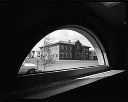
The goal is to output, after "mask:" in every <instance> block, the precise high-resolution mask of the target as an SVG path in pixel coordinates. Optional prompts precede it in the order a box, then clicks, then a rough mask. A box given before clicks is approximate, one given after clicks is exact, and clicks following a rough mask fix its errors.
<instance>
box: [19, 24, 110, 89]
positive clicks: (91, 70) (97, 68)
mask: <svg viewBox="0 0 128 102" xmlns="http://www.w3.org/2000/svg"><path fill="white" fill-rule="evenodd" d="M75 28H78V29H81V30H83V31H84V28H82V27H79V26H76V25H75V26H74V25H67V26H63V27H61V28H58V29H59V30H60V29H69V30H70V29H71V30H74V31H76V32H78V31H77V30H76V29H75ZM85 31H86V32H87V33H88V34H89V35H90V36H91V37H92V38H93V39H94V40H95V41H96V42H97V44H98V46H99V48H100V51H101V53H102V56H103V58H104V56H105V54H106V53H105V54H104V53H103V51H102V50H103V49H102V48H103V46H102V44H99V41H97V39H98V38H95V36H94V35H92V34H91V33H90V32H91V31H89V30H87V29H86V30H85ZM79 33H80V32H79ZM80 34H82V33H80ZM101 46H102V48H101ZM64 47H65V46H64ZM104 51H105V50H104ZM63 54H65V53H63ZM64 58H65V56H64ZM106 58H107V57H106ZM105 60H106V59H105V58H104V61H105ZM91 67H94V68H88V67H87V69H86V68H83V69H82V68H75V69H74V68H72V69H67V70H58V71H57V70H56V71H49V72H45V73H38V74H31V75H23V76H18V79H19V80H18V81H19V83H18V84H19V85H20V84H21V83H24V81H26V83H27V84H30V83H31V84H35V83H36V84H37V81H38V82H41V81H44V82H45V81H46V79H45V78H48V77H46V76H47V75H48V76H49V78H48V79H52V78H53V79H54V80H53V82H55V81H58V80H56V79H57V78H58V77H55V76H56V75H57V76H60V77H62V78H60V80H64V79H65V78H67V79H69V78H71V77H78V76H80V75H83V74H84V75H85V74H86V75H90V74H94V73H99V72H103V71H105V70H108V67H109V63H108V62H105V63H104V65H99V66H91ZM85 69H86V71H85ZM87 70H88V71H87ZM61 73H62V74H63V75H64V76H62V75H61ZM64 73H65V74H64ZM66 73H68V74H66ZM69 73H72V74H69ZM50 75H51V76H50ZM52 75H53V76H52ZM54 75H55V76H54ZM44 76H45V77H44ZM50 77H51V78H50ZM36 79H38V80H36ZM47 81H48V82H49V80H47ZM47 81H46V84H47ZM29 82H30V83H29ZM22 87H23V86H22Z"/></svg>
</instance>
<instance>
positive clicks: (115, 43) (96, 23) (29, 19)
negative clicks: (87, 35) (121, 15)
mask: <svg viewBox="0 0 128 102" xmlns="http://www.w3.org/2000/svg"><path fill="white" fill-rule="evenodd" d="M13 7H14V8H13V9H12V10H11V14H10V18H12V19H10V20H11V21H12V24H13V25H11V26H10V27H11V30H10V31H11V32H10V31H7V32H9V33H7V34H6V36H7V37H6V40H8V43H9V46H8V48H7V50H6V51H7V52H9V54H8V58H9V59H8V60H9V64H6V65H7V67H6V68H8V71H6V72H7V73H6V74H8V77H7V76H6V77H5V75H4V76H3V77H4V78H5V80H4V82H7V80H9V79H10V80H12V83H9V84H13V82H14V83H15V82H16V76H17V74H18V70H19V68H20V66H21V64H22V62H23V60H24V58H25V57H26V56H27V54H28V53H29V52H30V50H31V49H32V48H33V47H34V46H35V44H36V43H37V42H38V41H39V40H41V39H42V38H43V37H44V36H45V35H47V34H48V33H50V32H52V31H54V30H55V29H58V27H61V26H64V25H70V24H71V25H72V24H73V25H80V26H84V27H87V28H88V29H90V30H92V31H93V32H94V33H95V34H96V35H97V37H98V38H99V40H100V41H101V43H102V44H103V46H104V48H105V50H106V53H107V56H108V59H109V63H110V66H113V67H116V68H117V69H118V67H119V68H120V67H121V66H122V65H124V63H125V60H124V57H125V56H124V43H125V42H124V39H125V31H124V25H121V26H120V28H121V29H120V30H119V29H118V28H117V27H115V28H114V27H113V26H111V25H110V24H108V23H107V22H106V21H105V20H104V19H102V18H101V17H100V16H99V15H97V14H96V13H95V12H93V11H92V10H90V9H89V8H88V7H86V6H85V5H84V4H83V3H80V2H79V3H78V2H76V3H55V2H52V3H49V2H48V3H32V4H27V3H26V4H19V5H13ZM9 47H10V48H9ZM4 85H5V84H4ZM5 86H7V87H8V85H7V84H6V85H5ZM14 87H15V86H14Z"/></svg>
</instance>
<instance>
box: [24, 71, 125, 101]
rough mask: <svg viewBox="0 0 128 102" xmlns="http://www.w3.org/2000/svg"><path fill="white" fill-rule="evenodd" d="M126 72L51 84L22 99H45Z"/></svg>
mask: <svg viewBox="0 0 128 102" xmlns="http://www.w3.org/2000/svg"><path fill="white" fill-rule="evenodd" d="M121 72H124V70H110V71H106V72H102V73H98V74H93V75H89V76H84V77H80V78H76V79H71V80H67V81H63V82H58V83H54V84H50V85H49V86H47V88H43V89H42V90H41V89H40V90H39V91H37V92H34V93H31V95H30V94H29V95H26V96H24V97H22V98H23V99H44V98H48V97H50V96H53V95H56V94H59V93H63V92H66V91H68V90H72V89H74V88H77V87H80V86H83V85H87V84H90V83H92V82H95V81H98V80H100V79H103V78H106V77H109V76H112V75H116V74H119V73H121Z"/></svg>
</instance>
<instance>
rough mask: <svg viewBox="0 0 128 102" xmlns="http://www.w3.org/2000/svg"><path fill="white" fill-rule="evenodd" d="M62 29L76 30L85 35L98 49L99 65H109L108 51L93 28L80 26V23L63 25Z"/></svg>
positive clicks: (96, 49)
mask: <svg viewBox="0 0 128 102" xmlns="http://www.w3.org/2000/svg"><path fill="white" fill-rule="evenodd" d="M60 29H62V30H64V29H66V30H74V31H76V32H78V33H80V34H82V35H83V36H85V37H86V38H87V39H88V40H89V41H90V43H91V44H92V46H93V47H94V49H95V51H96V55H97V57H98V63H99V65H106V66H109V62H108V58H107V54H106V51H105V49H104V47H103V45H102V43H101V42H100V40H99V39H98V37H97V36H96V35H95V33H93V32H92V31H91V30H89V29H87V28H85V27H82V26H78V25H66V26H63V27H61V28H60Z"/></svg>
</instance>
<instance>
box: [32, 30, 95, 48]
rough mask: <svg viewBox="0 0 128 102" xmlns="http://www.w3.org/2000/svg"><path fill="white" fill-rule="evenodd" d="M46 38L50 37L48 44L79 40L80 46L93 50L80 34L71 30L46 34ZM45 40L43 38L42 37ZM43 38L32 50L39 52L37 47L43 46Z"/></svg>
mask: <svg viewBox="0 0 128 102" xmlns="http://www.w3.org/2000/svg"><path fill="white" fill-rule="evenodd" d="M47 36H49V37H50V39H51V40H50V42H51V43H55V42H58V41H61V40H62V41H69V40H70V41H71V42H74V41H77V40H79V41H80V42H81V44H82V45H86V46H90V47H91V48H89V49H90V50H94V48H93V46H92V44H91V43H90V42H89V41H88V39H87V38H85V37H84V36H83V35H82V34H80V33H78V32H76V31H73V30H56V31H54V32H52V33H50V34H48V35H47ZM44 38H45V37H44ZM44 38H43V39H41V40H40V41H39V42H38V43H37V44H36V45H35V46H34V47H33V49H32V50H39V47H41V46H43V41H44Z"/></svg>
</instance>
